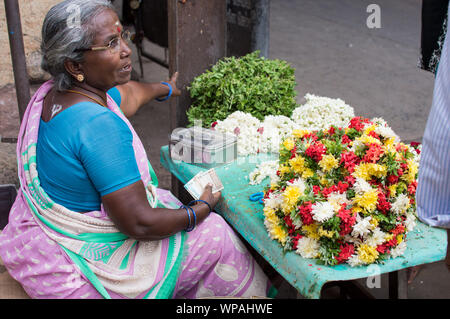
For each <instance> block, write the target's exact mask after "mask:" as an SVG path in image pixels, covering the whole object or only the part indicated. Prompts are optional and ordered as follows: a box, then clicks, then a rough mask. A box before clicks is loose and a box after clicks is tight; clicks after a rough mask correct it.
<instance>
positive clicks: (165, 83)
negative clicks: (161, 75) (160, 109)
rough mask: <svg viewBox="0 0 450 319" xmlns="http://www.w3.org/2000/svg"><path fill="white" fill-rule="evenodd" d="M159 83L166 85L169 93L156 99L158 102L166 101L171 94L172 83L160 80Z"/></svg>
mask: <svg viewBox="0 0 450 319" xmlns="http://www.w3.org/2000/svg"><path fill="white" fill-rule="evenodd" d="M161 84H164V85H167V86H168V87H169V94H167V96H166V97H164V98H156V101H158V102H163V101H166V100H167V99H169V97H170V96H171V95H172V91H173V90H172V85H170V83H167V82H161Z"/></svg>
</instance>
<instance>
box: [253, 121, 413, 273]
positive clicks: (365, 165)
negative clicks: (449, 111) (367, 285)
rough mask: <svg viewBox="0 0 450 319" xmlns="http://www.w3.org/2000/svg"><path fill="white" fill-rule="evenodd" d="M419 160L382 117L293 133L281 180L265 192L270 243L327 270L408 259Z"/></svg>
mask: <svg viewBox="0 0 450 319" xmlns="http://www.w3.org/2000/svg"><path fill="white" fill-rule="evenodd" d="M419 154H420V150H419V149H415V148H414V147H411V146H409V145H406V144H403V143H401V142H400V140H399V138H398V136H397V135H396V134H395V133H394V132H393V130H392V129H391V128H390V127H389V126H388V125H387V124H386V122H385V121H384V120H383V119H380V118H375V119H372V120H369V119H366V118H362V117H354V118H352V119H351V120H350V122H349V124H348V125H347V126H345V127H338V126H335V125H331V126H329V127H328V129H326V130H318V131H307V130H301V129H296V130H293V131H292V134H291V135H290V136H289V137H287V138H285V139H284V140H283V142H282V144H281V146H280V155H279V162H278V170H277V172H276V174H277V176H278V177H279V179H278V181H277V182H275V183H273V182H272V183H271V184H270V186H268V187H267V188H266V189H265V196H264V216H265V219H264V224H265V226H266V228H267V230H268V234H269V236H270V237H271V238H272V239H274V240H277V241H279V242H280V244H281V245H282V246H283V247H284V249H285V250H293V251H295V252H296V253H298V254H300V255H301V256H302V257H304V258H318V259H320V261H321V262H323V263H324V264H328V265H336V264H341V263H347V264H350V265H351V266H358V265H368V264H372V263H376V262H382V261H383V260H386V259H387V258H391V257H397V256H400V255H402V254H403V253H404V250H405V248H406V241H405V240H406V234H407V232H409V231H411V230H412V229H413V228H414V226H415V220H416V215H415V211H416V205H415V191H416V187H417V172H418V163H419ZM255 174H256V173H255ZM266 175H268V176H270V172H269V173H267V174H266Z"/></svg>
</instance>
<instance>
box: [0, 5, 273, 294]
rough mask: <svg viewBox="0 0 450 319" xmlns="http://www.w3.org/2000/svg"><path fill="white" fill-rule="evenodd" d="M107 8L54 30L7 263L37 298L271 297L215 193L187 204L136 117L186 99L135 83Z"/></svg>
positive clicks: (24, 153)
mask: <svg viewBox="0 0 450 319" xmlns="http://www.w3.org/2000/svg"><path fill="white" fill-rule="evenodd" d="M128 40H129V34H128V33H127V31H124V30H123V28H122V25H121V23H120V21H119V18H118V16H117V14H116V13H115V11H114V8H113V7H112V6H111V4H110V3H109V1H106V0H90V1H84V0H67V1H63V2H61V3H59V4H57V5H56V6H54V7H53V8H51V9H50V11H49V12H48V14H47V16H46V18H45V21H44V24H43V28H42V45H41V48H42V53H43V62H42V66H43V69H44V70H46V71H47V72H49V73H50V74H51V75H52V77H53V78H52V80H50V81H48V82H46V83H44V84H43V85H42V86H41V87H40V88H39V90H38V91H37V92H36V94H35V95H34V96H33V97H32V99H31V101H30V103H29V105H28V108H27V110H26V112H25V115H24V118H23V121H22V124H21V128H20V133H19V138H18V146H17V157H18V165H19V178H20V182H21V189H20V192H19V194H18V196H17V198H16V201H15V203H14V205H13V207H12V209H11V211H10V217H9V223H8V225H7V226H6V228H5V229H4V230H3V232H2V234H1V237H0V256H1V258H2V259H3V261H4V263H5V266H6V267H7V269H8V271H9V273H10V274H11V275H12V277H13V278H15V279H16V280H17V281H19V282H20V284H21V285H22V286H23V288H24V289H25V291H26V292H27V293H28V294H29V296H30V297H32V298H102V297H103V298H198V297H205V296H244V297H250V296H266V295H267V293H268V291H269V288H270V284H269V282H268V280H267V277H266V276H265V275H264V273H263V272H262V270H261V269H260V267H259V266H258V265H257V264H256V263H255V261H254V259H253V258H252V256H251V255H250V254H249V253H248V251H247V250H246V248H245V246H244V245H243V244H242V242H241V241H240V240H239V238H238V237H237V236H236V235H235V234H234V233H233V230H232V229H231V228H230V227H229V226H228V225H227V223H226V222H225V221H224V220H223V219H222V218H221V217H220V216H219V215H217V214H215V213H214V212H211V210H212V209H213V208H214V206H215V205H216V203H217V202H218V200H219V198H220V196H221V195H220V193H215V194H213V193H212V189H211V187H210V186H207V187H206V188H205V190H204V192H203V194H202V196H201V198H200V200H199V201H194V202H192V203H189V205H182V203H180V202H179V201H178V200H177V199H176V198H175V197H174V196H173V195H172V194H171V193H170V192H168V191H164V190H162V189H159V188H157V187H156V186H157V182H156V175H155V174H154V172H153V170H152V168H151V165H150V163H149V162H148V160H147V156H146V154H145V150H144V147H143V145H142V143H141V142H140V140H139V138H138V136H137V135H136V133H135V131H134V130H133V128H132V126H131V125H130V122H129V121H128V120H127V117H129V116H131V115H133V114H134V113H135V112H136V111H137V110H138V109H139V107H140V106H142V105H143V104H145V103H146V102H148V101H150V100H151V99H155V98H156V99H158V100H164V99H167V98H168V97H169V96H170V95H179V94H180V92H179V90H178V89H177V88H176V79H177V74H175V75H174V76H172V78H171V79H170V80H169V81H168V82H161V83H152V84H150V83H147V84H145V83H138V82H133V81H130V74H131V50H130V47H129V45H128V43H127V41H128Z"/></svg>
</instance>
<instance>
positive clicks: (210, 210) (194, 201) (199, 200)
mask: <svg viewBox="0 0 450 319" xmlns="http://www.w3.org/2000/svg"><path fill="white" fill-rule="evenodd" d="M197 202H202V203H205V204H206V205H207V206H208V208H209V213H208V215H209V214H210V213H211V212H212V209H211V205H209V203H208V202H207V201H204V200H201V199H197V200H193V201H192V202H190V203H189V204H188V205H189V206H191V205H192V204H195V203H197Z"/></svg>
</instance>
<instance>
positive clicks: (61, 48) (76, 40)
mask: <svg viewBox="0 0 450 319" xmlns="http://www.w3.org/2000/svg"><path fill="white" fill-rule="evenodd" d="M105 9H111V10H113V11H115V8H114V6H113V5H112V4H111V2H110V1H109V0H88V1H86V0H66V1H63V2H61V3H59V4H57V5H55V6H53V7H52V8H51V9H50V10H49V11H48V12H47V15H46V16H45V19H44V23H43V25H42V42H41V53H42V62H41V67H42V69H43V70H44V71H46V72H48V73H50V75H52V76H53V79H54V81H55V86H56V88H57V90H59V91H63V90H66V89H68V88H70V87H72V85H73V82H74V79H73V77H72V76H71V75H70V74H69V73H68V72H67V71H66V68H65V67H64V61H66V60H67V59H69V60H72V61H74V62H78V63H81V62H83V56H84V55H83V51H78V50H80V49H85V48H89V47H90V46H92V43H93V40H94V37H95V31H96V30H94V29H93V28H92V27H91V26H90V22H91V21H92V19H93V18H95V17H96V16H97V15H98V14H100V13H101V12H103V11H104V10H105Z"/></svg>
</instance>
